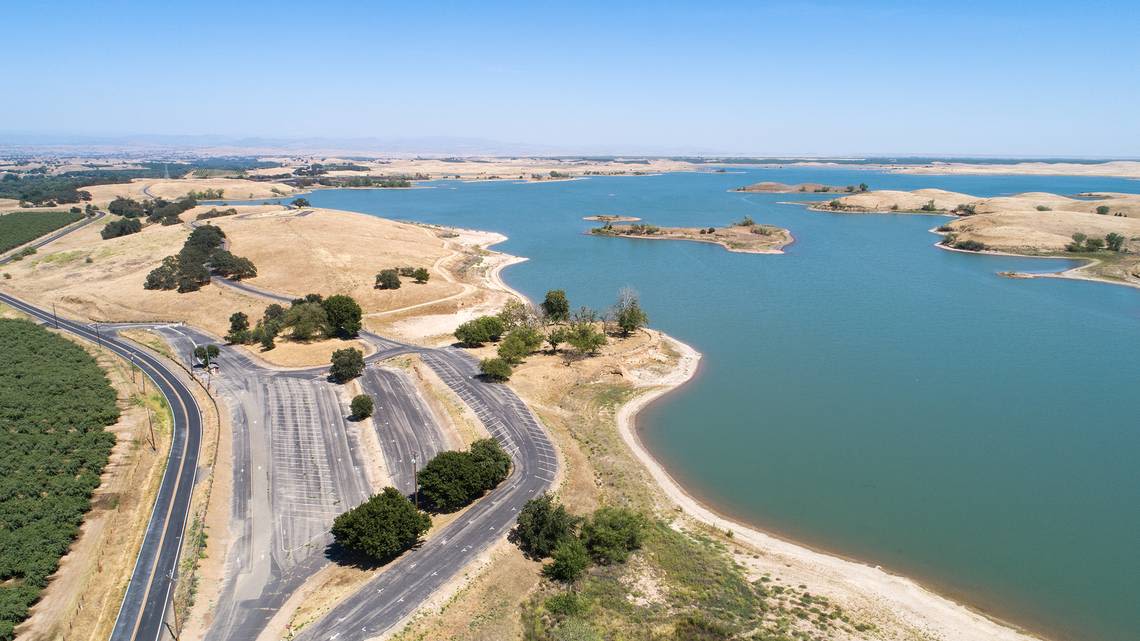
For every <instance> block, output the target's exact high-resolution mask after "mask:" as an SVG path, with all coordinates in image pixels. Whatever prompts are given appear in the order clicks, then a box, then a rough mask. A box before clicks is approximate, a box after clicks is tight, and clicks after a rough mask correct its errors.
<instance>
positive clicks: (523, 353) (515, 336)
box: [499, 326, 543, 365]
mask: <svg viewBox="0 0 1140 641" xmlns="http://www.w3.org/2000/svg"><path fill="white" fill-rule="evenodd" d="M542 341H543V337H542V334H541V333H539V331H538V330H537V329H534V328H532V327H527V326H520V327H517V328H515V329H513V330H511V331H510V333H508V334H507V336H506V338H504V339H503V342H502V344H500V345H499V358H501V359H503V360H504V361H507V362H508V363H510V364H512V365H517V364H519V363H521V362H522V361H523V359H524V358H526V357H527V356H528V355H529V354H530V353H531V352H533V351H535V350H537V349H538V348H539V347H541V346H542Z"/></svg>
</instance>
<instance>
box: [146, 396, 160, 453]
mask: <svg viewBox="0 0 1140 641" xmlns="http://www.w3.org/2000/svg"><path fill="white" fill-rule="evenodd" d="M146 424H147V426H148V427H149V428H150V451H152V452H157V451H158V445H157V444H156V443H155V441H154V421H153V420H152V419H151V417H150V406H149V405H148V406H147V408H146Z"/></svg>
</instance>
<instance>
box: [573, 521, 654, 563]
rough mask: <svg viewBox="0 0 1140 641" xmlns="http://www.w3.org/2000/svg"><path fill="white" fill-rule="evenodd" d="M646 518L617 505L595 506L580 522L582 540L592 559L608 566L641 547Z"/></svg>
mask: <svg viewBox="0 0 1140 641" xmlns="http://www.w3.org/2000/svg"><path fill="white" fill-rule="evenodd" d="M644 528H645V518H644V517H643V516H641V515H640V514H638V513H636V512H633V511H631V510H627V509H624V508H616V507H601V508H598V509H597V510H596V511H595V512H594V514H593V516H592V517H590V520H588V521H586V523H584V524H583V525H582V542H583V543H585V545H586V549H587V550H588V551H589V553H590V557H591V558H593V559H594V561H596V562H598V563H600V564H602V565H608V564H611V563H621V562H624V561H625V560H626V559H627V558H629V554H630V552H632V551H633V550H636V549H638V548H640V547H641V541H642V537H643V530H644Z"/></svg>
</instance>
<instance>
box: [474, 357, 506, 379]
mask: <svg viewBox="0 0 1140 641" xmlns="http://www.w3.org/2000/svg"><path fill="white" fill-rule="evenodd" d="M479 371H480V372H482V373H483V376H486V377H487V379H488V380H492V381H499V382H502V381H506V380H510V378H511V374H513V373H514V371H513V370H512V369H511V364H510V363H508V362H507V361H505V360H503V359H501V358H484V359H483V360H481V361H479Z"/></svg>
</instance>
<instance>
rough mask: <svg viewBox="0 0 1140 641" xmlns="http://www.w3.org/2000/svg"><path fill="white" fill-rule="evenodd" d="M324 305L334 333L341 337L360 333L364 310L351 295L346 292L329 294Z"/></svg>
mask: <svg viewBox="0 0 1140 641" xmlns="http://www.w3.org/2000/svg"><path fill="white" fill-rule="evenodd" d="M322 305H323V306H324V308H325V314H326V315H327V316H328V321H329V329H330V330H332V333H333V334H336V335H337V336H340V337H341V338H351V337H353V336H356V335H357V334H359V333H360V322H361V319H362V318H363V317H364V312H363V311H361V309H360V305H358V304H357V303H356V301H355V300H353V298H352V297H351V296H345V295H344V294H337V295H335V296H329V297H328V298H326V299H325V301H324V303H322Z"/></svg>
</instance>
